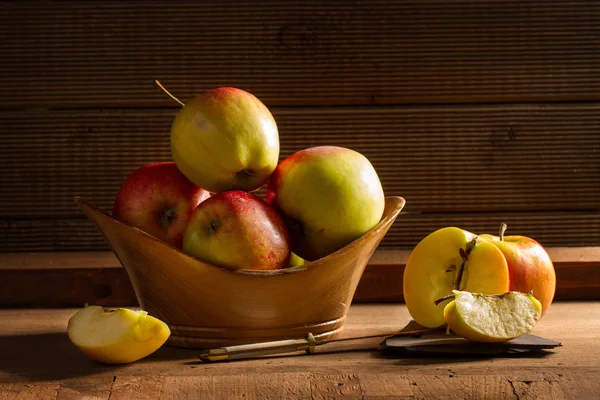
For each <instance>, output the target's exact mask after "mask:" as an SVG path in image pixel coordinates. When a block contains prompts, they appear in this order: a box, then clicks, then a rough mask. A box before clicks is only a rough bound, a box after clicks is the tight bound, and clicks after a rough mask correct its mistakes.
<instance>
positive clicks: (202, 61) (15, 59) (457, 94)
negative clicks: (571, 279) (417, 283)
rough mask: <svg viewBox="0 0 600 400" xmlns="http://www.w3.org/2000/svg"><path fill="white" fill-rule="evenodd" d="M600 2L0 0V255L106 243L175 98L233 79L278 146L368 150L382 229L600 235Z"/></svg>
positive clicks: (407, 242) (543, 237)
mask: <svg viewBox="0 0 600 400" xmlns="http://www.w3.org/2000/svg"><path fill="white" fill-rule="evenodd" d="M599 27H600V5H599V4H598V3H596V2H593V1H576V2H554V1H531V2H527V3H525V4H524V3H523V2H520V1H502V2H491V3H490V2H488V1H466V0H458V1H454V2H438V1H424V2H423V1H403V2H395V1H390V0H378V1H369V2H342V3H340V4H337V3H336V4H335V5H332V4H326V3H323V2H319V1H312V0H311V1H305V2H302V3H297V2H294V1H289V0H285V1H278V2H274V1H269V2H260V4H254V3H249V2H247V1H237V0H236V1H232V2H227V4H221V3H218V2H216V1H209V2H184V1H171V2H169V4H168V5H166V4H160V3H156V2H146V1H144V2H136V3H135V4H123V3H122V2H115V1H109V2H102V4H98V3H95V2H93V3H90V2H85V1H81V0H78V1H70V2H59V3H48V2H44V1H40V0H36V1H28V2H17V1H10V2H2V3H1V4H0V33H2V37H3V40H2V43H1V44H0V60H1V61H0V72H2V73H1V74H0V170H1V171H2V172H1V173H0V187H2V191H1V192H0V243H2V246H0V251H2V252H27V251H75V250H76V251H89V250H106V249H107V247H106V245H105V243H104V242H103V241H102V238H101V237H100V235H99V234H98V233H97V232H96V231H95V230H94V228H93V227H92V225H91V224H89V223H88V221H86V220H85V218H84V217H83V215H81V213H80V212H79V211H78V209H77V208H76V206H75V204H74V203H73V202H72V197H73V196H74V195H80V196H83V197H85V198H87V199H89V200H90V201H93V202H94V203H95V204H98V205H99V206H100V207H102V208H103V209H105V210H110V209H111V205H112V200H113V198H114V196H115V194H116V192H117V189H118V187H119V185H120V183H121V182H122V181H123V180H124V178H125V177H126V176H127V175H128V174H129V173H131V172H132V171H133V170H134V169H135V168H136V167H138V166H140V165H142V164H144V163H147V162H150V161H160V160H168V159H170V154H169V146H168V140H169V136H168V132H169V128H170V125H171V122H172V119H173V117H174V115H175V113H176V112H177V107H176V104H175V103H173V102H172V101H171V99H169V98H168V97H167V96H166V95H164V93H162V92H161V91H160V90H159V89H158V88H157V87H156V85H154V83H153V80H154V79H160V80H161V81H162V83H163V84H165V85H166V86H167V87H168V88H169V89H170V90H171V91H172V92H173V93H174V94H176V95H177V96H179V97H180V98H181V99H182V100H184V101H185V100H188V99H189V98H191V97H192V96H194V95H197V94H199V93H201V92H203V91H205V90H207V89H210V88H213V87H217V86H222V85H231V86H237V87H240V88H243V89H246V90H249V91H251V92H252V93H254V94H256V95H257V96H258V97H259V98H260V99H262V100H263V101H264V102H265V104H266V105H267V106H268V107H269V108H270V109H271V110H272V111H273V114H274V116H275V118H276V121H277V123H278V126H279V128H280V129H279V130H280V137H281V149H282V150H281V157H282V158H283V157H285V156H287V155H289V154H290V153H292V152H294V151H297V150H300V149H302V148H306V147H310V146H314V145H320V144H332V145H339V146H346V147H351V148H353V149H356V150H358V151H360V152H362V153H364V154H365V155H366V156H367V157H368V158H369V159H370V160H371V161H372V162H373V164H374V166H375V168H376V170H377V171H378V173H379V174H380V177H381V181H382V183H383V186H384V190H385V192H386V194H387V195H389V196H402V197H404V198H406V200H407V206H406V209H405V211H406V212H405V213H403V215H402V217H401V218H400V219H399V221H398V223H396V224H395V225H394V227H393V228H392V230H391V231H390V233H389V235H387V236H386V238H385V240H384V241H383V242H382V247H383V248H388V249H389V248H394V249H399V248H402V249H410V248H412V247H413V246H414V245H415V244H416V243H417V242H418V241H419V239H420V238H422V237H423V236H425V235H426V234H427V233H429V232H431V231H433V230H435V229H437V228H440V227H443V226H446V225H458V226H460V227H462V228H464V229H469V230H472V231H476V232H495V231H496V230H497V226H498V225H499V224H500V222H506V223H508V225H509V227H510V228H509V232H514V233H520V234H525V235H528V236H533V237H534V238H536V239H538V240H539V241H540V242H542V244H544V245H545V246H597V245H599V244H600V212H599V210H600V202H599V201H598V199H599V198H600V196H599V195H600V156H599V152H600V135H598V134H597V132H598V130H599V129H600V118H599V115H600V113H599V110H600V107H599V104H600V62H599V61H600V56H599V55H600V40H599V37H600V31H599Z"/></svg>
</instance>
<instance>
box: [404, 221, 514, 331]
mask: <svg viewBox="0 0 600 400" xmlns="http://www.w3.org/2000/svg"><path fill="white" fill-rule="evenodd" d="M508 289H509V271H508V265H507V263H506V259H505V258H504V255H503V254H502V252H501V251H500V249H498V247H496V246H495V245H494V244H492V243H491V242H489V241H487V240H484V239H482V238H481V237H479V236H477V235H475V234H473V233H471V232H468V231H465V230H462V229H459V228H456V227H449V228H442V229H439V230H437V231H435V232H433V233H431V234H429V235H428V236H426V237H425V238H424V239H423V240H421V241H420V242H419V243H418V244H417V246H416V247H415V248H414V249H413V251H412V252H411V254H410V256H409V258H408V260H407V262H406V267H405V270H404V278H403V290H404V301H405V303H406V307H407V309H408V311H409V313H410V315H411V316H412V318H413V319H414V320H415V321H416V322H417V323H419V324H420V325H422V326H424V327H427V328H437V327H440V326H443V325H445V323H446V321H445V319H444V307H445V306H446V304H448V301H443V302H438V303H436V300H438V299H440V298H442V297H445V296H448V295H450V294H452V291H453V290H463V291H468V292H477V293H485V294H502V293H505V292H508Z"/></svg>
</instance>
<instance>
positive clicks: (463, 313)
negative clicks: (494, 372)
mask: <svg viewBox="0 0 600 400" xmlns="http://www.w3.org/2000/svg"><path fill="white" fill-rule="evenodd" d="M453 293H454V295H453V297H454V300H453V301H451V302H450V303H449V304H448V305H447V306H446V308H444V318H445V320H446V322H447V323H448V327H449V328H450V329H452V331H453V332H454V333H456V334H457V335H458V336H462V337H464V338H465V339H469V340H471V341H474V342H486V343H494V342H505V341H507V340H510V339H514V338H517V337H519V336H522V335H524V334H526V333H527V332H529V331H530V330H531V329H533V327H534V326H535V324H536V323H537V322H538V321H539V319H540V317H541V315H542V304H541V303H540V302H539V301H538V300H537V299H536V298H535V297H533V294H532V293H529V294H526V293H521V292H507V293H504V294H502V295H484V294H479V293H470V292H465V291H458V290H455V291H454V292H453Z"/></svg>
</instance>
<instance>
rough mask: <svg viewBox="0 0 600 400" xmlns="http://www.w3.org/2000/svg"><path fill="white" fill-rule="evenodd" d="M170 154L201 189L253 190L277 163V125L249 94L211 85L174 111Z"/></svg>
mask: <svg viewBox="0 0 600 400" xmlns="http://www.w3.org/2000/svg"><path fill="white" fill-rule="evenodd" d="M171 154H172V156H173V159H174V160H175V163H177V166H178V167H179V169H180V170H181V171H182V172H183V174H184V175H185V176H187V177H188V178H189V179H190V180H191V181H192V182H194V183H195V184H197V185H198V186H200V187H201V188H203V189H206V190H208V191H210V192H213V193H218V192H224V191H228V190H233V189H239V190H243V191H254V190H256V189H259V188H260V187H261V186H263V185H264V184H265V183H266V181H267V180H268V179H269V176H270V175H271V173H272V172H273V170H274V169H275V167H276V166H277V162H278V160H279V133H278V130H277V124H276V123H275V119H274V118H273V116H272V115H271V112H270V111H269V110H268V109H267V107H266V106H265V105H264V104H263V103H262V102H261V101H260V100H259V99H258V98H256V97H255V96H254V95H252V94H251V93H248V92H246V91H244V90H241V89H237V88H233V87H219V88H215V89H212V90H209V91H207V92H205V93H203V94H201V95H199V96H197V97H195V98H193V99H192V100H190V101H189V102H188V103H187V104H185V106H184V107H183V108H182V109H181V110H180V111H179V112H178V113H177V116H176V117H175V120H174V121H173V124H172V126H171Z"/></svg>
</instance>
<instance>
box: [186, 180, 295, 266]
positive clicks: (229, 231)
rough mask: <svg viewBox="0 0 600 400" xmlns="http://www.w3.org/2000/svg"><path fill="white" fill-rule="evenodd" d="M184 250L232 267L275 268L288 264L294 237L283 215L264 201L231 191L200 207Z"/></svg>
mask: <svg viewBox="0 0 600 400" xmlns="http://www.w3.org/2000/svg"><path fill="white" fill-rule="evenodd" d="M183 251H184V252H186V253H188V254H191V255H193V256H194V257H196V258H199V259H201V260H204V261H207V262H209V263H211V264H214V265H218V266H221V267H226V268H230V269H253V270H272V269H280V268H286V267H287V266H288V262H289V259H290V239H289V235H288V231H287V229H286V227H285V225H284V223H283V220H282V218H281V216H280V215H279V214H278V213H277V211H275V210H274V209H273V208H272V207H270V206H269V205H267V203H266V202H265V201H264V200H262V199H260V198H259V197H257V196H255V195H253V194H250V193H246V192H243V191H240V190H231V191H227V192H221V193H218V194H215V195H213V196H211V197H210V198H208V199H207V200H205V201H203V202H202V203H201V204H200V205H199V206H198V207H197V208H196V210H195V211H194V213H193V214H192V216H191V217H190V220H189V222H188V225H187V227H186V230H185V233H184V236H183Z"/></svg>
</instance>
